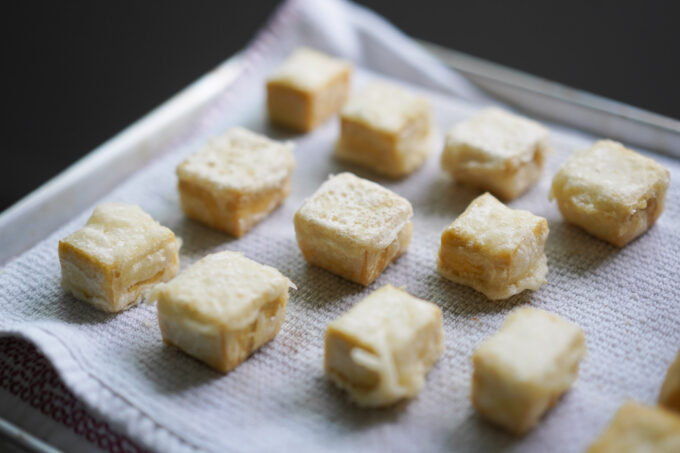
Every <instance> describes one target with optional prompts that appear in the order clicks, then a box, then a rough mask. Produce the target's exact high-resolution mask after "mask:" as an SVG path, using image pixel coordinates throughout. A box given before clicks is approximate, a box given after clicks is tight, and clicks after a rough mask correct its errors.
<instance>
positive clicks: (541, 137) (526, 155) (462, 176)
mask: <svg viewBox="0 0 680 453" xmlns="http://www.w3.org/2000/svg"><path fill="white" fill-rule="evenodd" d="M548 137H549V133H548V129H546V128H545V127H543V126H542V125H541V124H539V123H537V122H535V121H532V120H530V119H527V118H524V117H521V116H518V115H514V114H512V113H509V112H506V111H504V110H501V109H498V108H489V109H486V110H483V111H482V112H481V113H479V114H477V115H475V116H474V117H472V118H470V119H468V120H467V121H463V122H462V123H459V124H457V125H455V126H454V127H453V128H452V129H451V130H450V131H449V132H448V134H447V135H446V144H445V146H444V151H443V153H442V161H441V162H442V167H443V168H444V170H446V171H448V172H449V173H450V174H451V176H453V178H454V179H455V180H456V181H460V182H462V183H465V184H468V185H471V186H474V187H479V188H481V189H483V190H488V191H489V192H491V193H493V194H494V195H496V196H499V197H501V198H502V199H505V200H512V199H513V198H516V197H518V196H519V195H521V194H522V193H524V192H525V191H526V190H528V189H529V187H531V186H532V185H533V184H534V183H535V182H536V181H537V180H538V178H539V177H540V176H541V173H542V171H543V163H544V161H545V158H546V154H547V152H548Z"/></svg>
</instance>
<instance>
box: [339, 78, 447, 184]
mask: <svg viewBox="0 0 680 453" xmlns="http://www.w3.org/2000/svg"><path fill="white" fill-rule="evenodd" d="M340 121H341V123H340V128H341V131H340V139H339V140H338V143H337V146H336V151H335V155H336V157H337V158H339V159H341V160H344V161H347V162H351V163H354V164H357V165H361V166H363V167H366V168H369V169H371V170H373V171H375V172H376V173H380V174H383V175H386V176H389V177H394V178H398V177H402V176H405V175H407V174H409V173H411V172H413V171H415V170H416V169H417V168H419V167H420V166H421V165H422V164H423V162H424V161H425V159H426V158H427V156H428V155H429V153H430V150H431V148H432V146H433V141H432V140H433V132H434V126H433V124H432V122H433V121H432V108H431V107H430V103H429V102H428V101H427V100H426V99H425V98H423V97H421V96H418V95H416V94H413V93H411V92H409V91H406V90H405V89H403V88H401V87H398V86H396V85H391V84H387V83H378V82H374V83H371V84H369V85H368V86H367V87H366V88H364V89H363V90H362V91H361V92H360V93H358V94H356V95H354V96H352V98H351V99H350V100H349V102H348V103H347V105H345V107H344V108H343V109H342V112H341V114H340Z"/></svg>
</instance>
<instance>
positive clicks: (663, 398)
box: [659, 351, 680, 413]
mask: <svg viewBox="0 0 680 453" xmlns="http://www.w3.org/2000/svg"><path fill="white" fill-rule="evenodd" d="M659 405H660V406H664V407H666V408H668V409H672V410H674V411H677V412H679V413H680V351H678V355H677V356H676V357H675V361H674V362H673V363H672V364H671V366H670V367H669V368H668V372H667V373H666V379H665V380H664V382H663V386H662V387H661V393H659Z"/></svg>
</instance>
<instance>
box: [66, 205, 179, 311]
mask: <svg viewBox="0 0 680 453" xmlns="http://www.w3.org/2000/svg"><path fill="white" fill-rule="evenodd" d="M179 247H180V241H179V240H178V239H176V238H175V234H174V233H173V232H172V231H170V230H169V229H168V228H166V227H164V226H162V225H160V224H159V223H158V222H156V221H155V220H154V219H152V218H151V216H150V215H149V214H147V213H146V212H144V211H143V210H142V209H141V208H140V207H139V206H136V205H130V204H125V203H103V204H100V205H99V206H97V207H96V208H95V209H94V212H93V213H92V215H91V216H90V218H89V219H88V221H87V223H86V224H85V226H83V227H82V228H80V229H79V230H77V231H75V232H74V233H71V234H70V235H68V236H67V237H65V238H64V239H62V240H61V241H59V261H60V263H61V285H62V287H63V288H64V289H65V290H66V291H68V292H70V293H72V294H73V295H74V296H75V297H76V298H77V299H80V300H82V301H85V302H89V303H90V304H92V305H94V306H95V307H97V308H99V309H100V310H104V311H107V312H114V313H115V312H119V311H122V310H125V309H127V308H129V307H131V306H133V305H136V304H137V303H139V302H140V301H141V299H142V298H144V297H145V296H146V295H147V293H148V292H149V291H150V290H151V288H152V287H153V286H154V285H156V284H157V283H160V282H164V281H167V280H170V279H171V278H172V277H174V276H175V275H176V274H177V270H178V269H179V256H178V251H179Z"/></svg>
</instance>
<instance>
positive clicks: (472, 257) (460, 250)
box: [437, 193, 548, 299]
mask: <svg viewBox="0 0 680 453" xmlns="http://www.w3.org/2000/svg"><path fill="white" fill-rule="evenodd" d="M547 237H548V222H547V221H546V220H545V219H544V218H543V217H539V216H536V215H534V214H532V213H530V212H529V211H523V210H519V209H510V208H508V207H507V206H505V205H504V204H503V203H501V202H500V201H498V200H497V199H496V198H494V197H493V196H492V195H490V194H488V193H486V194H484V195H481V196H479V197H477V198H476V199H475V200H473V201H472V203H470V205H469V206H468V207H467V209H466V210H465V212H463V213H462V214H461V215H460V216H459V217H458V218H457V219H456V220H455V221H454V222H453V223H452V224H451V225H449V226H448V227H447V228H446V229H445V230H444V232H443V233H442V239H441V247H440V248H439V259H438V264H437V269H438V271H439V273H440V274H441V275H442V276H444V277H446V278H447V279H449V280H451V281H453V282H456V283H460V284H462V285H467V286H471V287H472V288H474V289H476V290H477V291H479V292H481V293H483V294H484V295H485V296H486V297H488V298H489V299H506V298H508V297H510V296H513V295H515V294H519V293H521V292H522V291H524V290H525V289H531V290H537V289H538V288H540V287H541V285H543V284H544V283H545V281H546V280H545V276H546V274H547V273H548V265H547V259H546V256H545V253H544V251H543V249H544V245H545V240H546V238H547Z"/></svg>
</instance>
